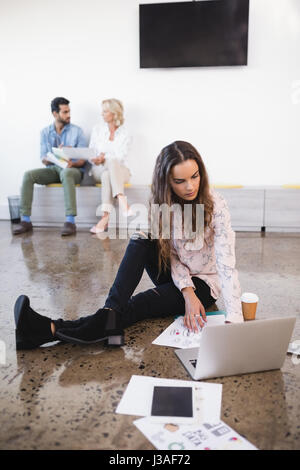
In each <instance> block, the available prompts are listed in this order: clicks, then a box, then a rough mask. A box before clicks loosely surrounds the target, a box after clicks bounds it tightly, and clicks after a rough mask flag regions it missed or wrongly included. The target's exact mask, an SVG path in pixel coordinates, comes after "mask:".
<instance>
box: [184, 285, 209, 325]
mask: <svg viewBox="0 0 300 470" xmlns="http://www.w3.org/2000/svg"><path fill="white" fill-rule="evenodd" d="M181 292H182V294H183V296H184V300H185V316H184V319H183V322H184V325H185V326H186V327H187V328H188V329H189V330H192V331H194V332H195V333H197V332H198V327H199V326H200V328H203V326H204V324H205V322H206V314H205V308H204V306H203V304H202V302H201V301H200V300H199V299H198V297H197V296H196V294H195V292H194V289H193V288H192V287H185V288H184V289H182V291H181Z"/></svg>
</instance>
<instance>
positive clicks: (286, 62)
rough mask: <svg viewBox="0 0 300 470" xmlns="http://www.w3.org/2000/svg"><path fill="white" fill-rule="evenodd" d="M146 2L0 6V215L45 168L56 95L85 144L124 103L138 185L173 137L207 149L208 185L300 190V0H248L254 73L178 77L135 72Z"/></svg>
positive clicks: (28, 0) (184, 72)
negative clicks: (111, 109) (43, 142)
mask: <svg viewBox="0 0 300 470" xmlns="http://www.w3.org/2000/svg"><path fill="white" fill-rule="evenodd" d="M154 1H155V0H150V1H148V2H147V1H146V0H142V3H153V2H154ZM220 1H222V0H220ZM138 5H139V2H138V1H137V0H84V1H82V0H9V1H6V0H0V119H1V122H0V151H1V168H2V171H1V173H0V218H1V217H5V216H8V211H7V208H6V197H7V195H11V194H15V193H17V194H18V193H19V188H20V184H21V179H22V175H23V172H24V171H25V170H27V169H31V168H35V167H39V166H41V165H40V161H39V132H40V129H41V128H42V127H44V126H47V125H48V124H49V123H50V122H51V121H52V116H51V113H50V101H51V99H52V98H54V97H55V96H65V97H67V98H68V99H69V100H70V101H71V111H72V122H74V123H76V124H78V125H80V126H81V127H82V128H83V129H84V131H85V132H86V134H87V136H89V134H90V131H91V127H92V125H94V124H95V123H96V122H97V120H99V119H100V103H101V100H102V99H104V98H109V97H116V98H119V99H121V100H122V101H123V103H124V105H125V109H126V123H127V125H128V127H129V128H130V130H131V132H132V134H133V136H134V144H133V147H132V152H131V157H130V160H131V167H132V170H133V179H132V182H133V183H141V184H143V183H149V182H150V181H151V173H152V169H153V165H154V162H155V159H156V156H157V155H158V153H159V151H160V149H161V148H162V147H163V146H165V145H166V144H168V143H170V142H171V141H173V140H176V139H182V140H187V141H190V142H191V143H192V144H193V145H195V146H196V147H197V148H198V149H199V151H200V153H201V154H202V156H203V158H204V161H205V162H206V164H207V167H208V171H209V174H210V178H211V182H212V183H215V184H221V183H223V184H244V185H261V184H266V185H277V184H283V183H296V182H297V183H300V163H299V162H300V152H299V148H300V145H299V140H300V139H299V130H300V52H299V44H300V1H299V0H284V1H283V0H250V19H249V49H248V66H246V67H218V68H217V67H213V68H180V69H139V23H138V12H139V9H138Z"/></svg>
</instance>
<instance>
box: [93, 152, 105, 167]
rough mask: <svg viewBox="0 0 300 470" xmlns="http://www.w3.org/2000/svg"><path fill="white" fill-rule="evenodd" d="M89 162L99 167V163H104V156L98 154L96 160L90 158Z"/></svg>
mask: <svg viewBox="0 0 300 470" xmlns="http://www.w3.org/2000/svg"><path fill="white" fill-rule="evenodd" d="M91 161H92V162H93V163H94V164H95V165H101V163H104V162H105V155H104V153H100V155H98V157H96V158H91Z"/></svg>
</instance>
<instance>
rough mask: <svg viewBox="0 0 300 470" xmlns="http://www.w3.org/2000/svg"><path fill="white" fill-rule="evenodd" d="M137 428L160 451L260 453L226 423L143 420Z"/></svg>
mask: <svg viewBox="0 0 300 470" xmlns="http://www.w3.org/2000/svg"><path fill="white" fill-rule="evenodd" d="M133 424H134V425H135V426H136V427H137V428H138V429H139V430H140V431H141V432H142V433H143V434H144V436H146V438H147V439H149V441H150V442H151V443H152V444H153V445H154V447H156V449H159V450H174V451H182V450H257V448H256V447H255V446H254V445H253V444H251V443H250V442H248V441H247V440H246V439H245V438H244V437H242V436H241V435H240V434H238V433H237V432H235V431H234V430H233V429H232V428H231V427H229V426H228V425H227V424H226V423H224V422H223V421H217V422H215V423H203V424H193V425H186V424H184V425H183V424H180V425H179V424H172V423H170V424H161V423H153V422H151V421H150V420H149V418H141V419H137V420H135V421H134V422H133Z"/></svg>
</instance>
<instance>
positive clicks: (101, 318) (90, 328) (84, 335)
mask: <svg viewBox="0 0 300 470" xmlns="http://www.w3.org/2000/svg"><path fill="white" fill-rule="evenodd" d="M56 336H57V338H58V339H60V340H62V341H66V342H67V343H73V344H93V343H99V342H101V341H105V340H106V341H107V344H108V345H109V346H123V344H124V330H123V327H122V321H121V314H120V313H119V312H116V311H115V310H112V309H108V308H101V309H99V310H98V311H97V312H96V313H95V314H94V315H91V316H89V317H86V319H85V321H84V322H83V324H82V325H81V326H79V327H78V328H61V329H59V330H58V331H56Z"/></svg>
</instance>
